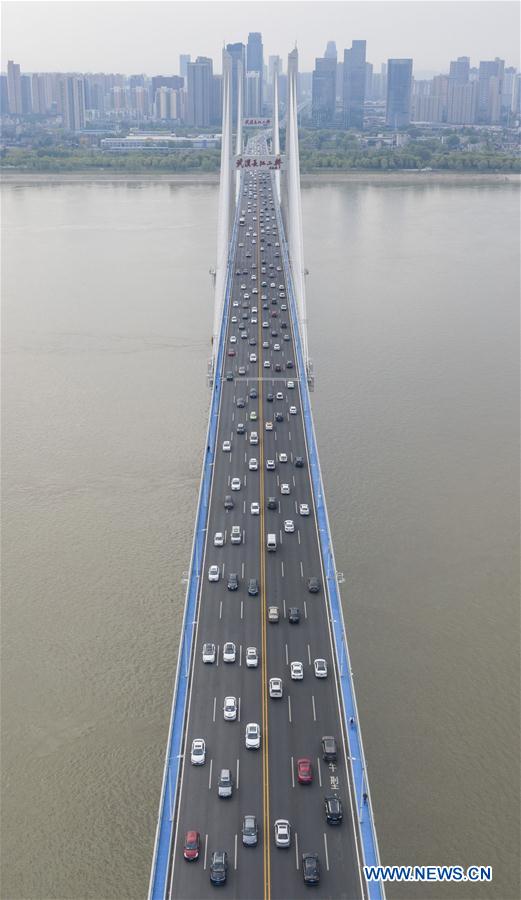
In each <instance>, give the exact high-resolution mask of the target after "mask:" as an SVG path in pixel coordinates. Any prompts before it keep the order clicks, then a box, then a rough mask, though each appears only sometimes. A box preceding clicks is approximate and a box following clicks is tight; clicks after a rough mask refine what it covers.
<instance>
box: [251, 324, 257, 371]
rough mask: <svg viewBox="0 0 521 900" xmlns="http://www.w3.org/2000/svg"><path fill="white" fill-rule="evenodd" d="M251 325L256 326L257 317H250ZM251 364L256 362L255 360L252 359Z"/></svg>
mask: <svg viewBox="0 0 521 900" xmlns="http://www.w3.org/2000/svg"><path fill="white" fill-rule="evenodd" d="M251 324H252V325H256V324H257V317H256V316H252V317H251ZM250 362H251V360H250ZM253 362H257V360H256V359H254V360H253Z"/></svg>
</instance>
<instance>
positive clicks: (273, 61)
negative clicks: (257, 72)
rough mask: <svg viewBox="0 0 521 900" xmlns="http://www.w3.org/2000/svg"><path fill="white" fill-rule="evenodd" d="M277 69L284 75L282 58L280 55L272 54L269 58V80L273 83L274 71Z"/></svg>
mask: <svg viewBox="0 0 521 900" xmlns="http://www.w3.org/2000/svg"><path fill="white" fill-rule="evenodd" d="M275 69H277V72H278V73H279V75H282V59H281V57H280V56H270V57H269V59H268V81H269V83H270V84H273V72H274V70H275Z"/></svg>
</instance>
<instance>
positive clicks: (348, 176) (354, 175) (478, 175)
mask: <svg viewBox="0 0 521 900" xmlns="http://www.w3.org/2000/svg"><path fill="white" fill-rule="evenodd" d="M300 178H301V183H302V185H311V184H312V185H316V184H319V183H323V184H327V183H328V182H330V183H331V182H332V183H337V184H340V183H358V184H368V183H370V184H379V185H381V184H396V185H405V184H407V185H409V184H448V183H456V184H513V185H517V186H519V185H521V174H519V173H517V172H455V171H441V170H440V171H433V172H421V171H411V170H409V171H401V172H396V171H395V172H376V171H370V170H367V171H365V170H363V169H359V170H356V171H353V170H351V171H341V172H340V171H337V172H335V171H328V172H325V171H321V172H308V173H306V174H302V175H301V176H300ZM140 181H142V182H148V183H153V182H157V183H161V184H163V183H165V182H166V183H172V184H219V173H218V172H215V173H213V172H201V173H198V172H158V173H152V172H142V173H140V172H103V171H96V170H93V171H88V172H85V171H82V172H63V173H60V172H21V171H18V172H14V171H7V172H6V171H1V170H0V184H20V185H23V184H27V185H29V184H74V183H84V182H91V183H96V182H101V183H108V182H116V183H125V182H128V183H136V182H140Z"/></svg>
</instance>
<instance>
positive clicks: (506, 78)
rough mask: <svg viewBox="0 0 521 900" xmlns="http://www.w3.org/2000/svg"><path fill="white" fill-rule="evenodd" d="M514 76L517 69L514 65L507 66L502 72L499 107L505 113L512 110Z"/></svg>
mask: <svg viewBox="0 0 521 900" xmlns="http://www.w3.org/2000/svg"><path fill="white" fill-rule="evenodd" d="M516 77H517V69H516V68H515V67H514V66H507V68H506V69H505V71H504V73H503V87H502V90H501V109H502V111H504V112H505V113H506V114H508V113H510V112H512V101H513V98H514V91H515V85H516Z"/></svg>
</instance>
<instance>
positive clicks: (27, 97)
mask: <svg viewBox="0 0 521 900" xmlns="http://www.w3.org/2000/svg"><path fill="white" fill-rule="evenodd" d="M20 93H21V95H22V115H23V116H30V115H31V114H32V111H33V96H32V89H31V76H30V75H21V76H20Z"/></svg>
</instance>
